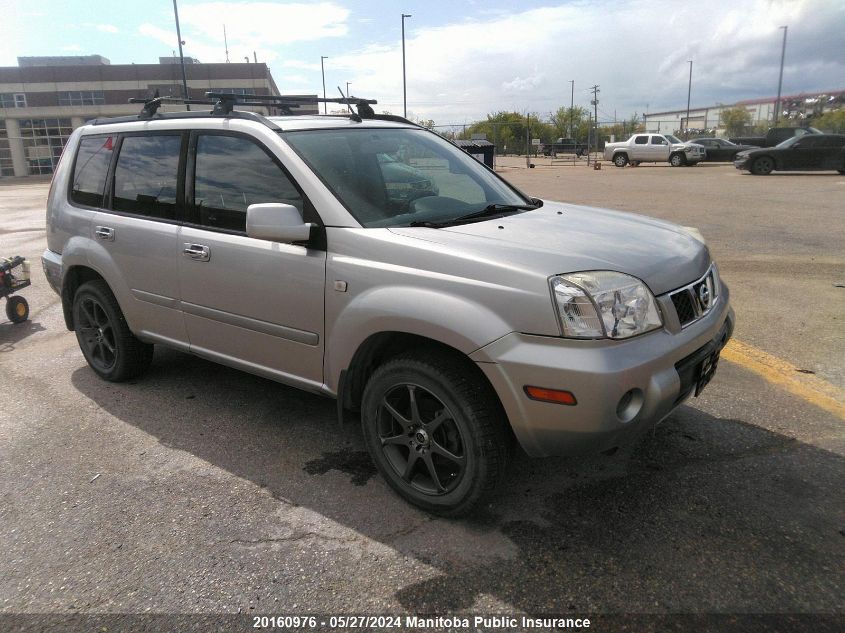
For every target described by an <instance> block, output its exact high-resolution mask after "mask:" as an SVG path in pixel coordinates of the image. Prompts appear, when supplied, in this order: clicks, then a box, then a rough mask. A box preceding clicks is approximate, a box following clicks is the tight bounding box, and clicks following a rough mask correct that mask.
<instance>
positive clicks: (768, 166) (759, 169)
mask: <svg viewBox="0 0 845 633" xmlns="http://www.w3.org/2000/svg"><path fill="white" fill-rule="evenodd" d="M774 168H775V161H773V160H772V159H771V158H770V157H769V156H760V157H759V158H755V159H754V162H753V163H751V173H752V174H754V175H755V176H768V175H769V174H771V173H772V170H774Z"/></svg>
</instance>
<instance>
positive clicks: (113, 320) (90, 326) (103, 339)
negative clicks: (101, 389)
mask: <svg viewBox="0 0 845 633" xmlns="http://www.w3.org/2000/svg"><path fill="white" fill-rule="evenodd" d="M73 325H74V330H75V331H76V340H77V341H78V342H79V348H80V349H81V350H82V354H83V355H84V356H85V360H86V361H88V365H90V366H91V369H93V370H94V373H96V374H97V375H98V376H99V377H100V378H103V379H104V380H109V381H111V382H121V381H123V380H128V379H130V378H135V377H136V376H139V375H141V374H142V373H143V372H144V371H145V370H146V369H147V367H149V366H150V363H151V362H152V360H153V346H152V345H150V344H148V343H142V342H141V341H139V340H138V339H137V338H136V337H135V335H134V334H132V332H131V331H130V329H129V326H128V325H127V323H126V319H125V318H124V316H123V312H121V310H120V306H119V305H118V303H117V299H115V297H114V294H112V291H111V289H109V287H108V284H106V282H104V281H101V280H95V281H89V282H87V283H84V284H82V285H81V286H80V287H79V289H78V290H77V291H76V294H75V295H74V297H73Z"/></svg>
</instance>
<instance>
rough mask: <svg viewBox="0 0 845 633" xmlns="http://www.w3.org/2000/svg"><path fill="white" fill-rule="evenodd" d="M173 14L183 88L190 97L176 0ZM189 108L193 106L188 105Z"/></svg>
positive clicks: (186, 95) (187, 96)
mask: <svg viewBox="0 0 845 633" xmlns="http://www.w3.org/2000/svg"><path fill="white" fill-rule="evenodd" d="M173 15H174V16H175V17H176V37H177V38H178V39H179V65H180V66H182V90H183V91H184V95H185V98H186V99H188V98H189V95H188V75H187V74H185V56H184V55H183V54H182V44H183V42H182V31H181V30H179V9H178V8H177V7H176V0H173ZM187 108H188V110H190V109H191V106H190V105H188V106H187Z"/></svg>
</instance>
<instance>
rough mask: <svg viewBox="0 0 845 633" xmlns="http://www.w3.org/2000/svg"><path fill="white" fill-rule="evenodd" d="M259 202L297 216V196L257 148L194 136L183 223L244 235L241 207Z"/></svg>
mask: <svg viewBox="0 0 845 633" xmlns="http://www.w3.org/2000/svg"><path fill="white" fill-rule="evenodd" d="M262 202H281V203H285V204H291V205H293V206H295V207H296V208H297V209H299V211H300V213H301V212H302V211H303V201H302V195H301V194H300V193H299V191H298V190H297V188H296V187H295V186H294V184H293V182H291V180H290V178H288V176H287V175H286V174H285V172H284V171H282V169H281V167H279V165H278V164H276V162H275V161H274V160H273V159H272V158H271V157H270V155H269V154H268V153H267V152H266V151H264V149H263V148H261V147H260V146H259V145H258V144H257V143H255V142H253V141H251V140H250V139H248V138H244V137H242V136H225V135H219V134H200V135H199V136H198V137H197V144H196V160H195V177H194V199H193V204H192V205H191V209H190V213H189V222H191V223H193V224H199V225H202V226H207V227H210V228H217V229H225V230H229V231H240V232H245V231H246V209H247V207H248V206H249V205H251V204H258V203H262Z"/></svg>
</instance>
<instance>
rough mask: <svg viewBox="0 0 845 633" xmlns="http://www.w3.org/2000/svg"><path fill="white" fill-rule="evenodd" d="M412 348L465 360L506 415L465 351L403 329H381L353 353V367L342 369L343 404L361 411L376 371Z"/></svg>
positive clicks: (463, 362)
mask: <svg viewBox="0 0 845 633" xmlns="http://www.w3.org/2000/svg"><path fill="white" fill-rule="evenodd" d="M409 351H420V352H421V353H425V352H437V353H440V354H444V355H446V356H449V357H451V358H453V359H455V360H457V361H458V362H460V363H462V364H463V365H464V366H465V367H466V369H467V372H471V373H473V374H474V375H476V376H477V377H478V378H479V379H480V380H482V381H483V382H484V383H485V384H486V385H487V386H488V387H489V388H490V391H491V392H492V393H493V394H496V401H497V403H498V405H499V407H501V410H502V414H503V415H506V414H505V410H504V406H502V403H501V400H500V399H499V396H498V394H497V393H496V390H495V389H494V388H493V384H492V383H491V382H490V380H489V379H488V378H487V376H486V375H485V374H484V372H483V371H481V369H480V368H479V367H478V365H477V364H476V363H475V362H474V361H472V359H470V358H469V356H467V355H466V354H465V353H464V352H462V351H461V350H459V349H457V348H455V347H452V346H451V345H448V344H446V343H443V342H442V341H438V340H436V339H433V338H430V337H427V336H423V335H420V334H412V333H410V332H402V331H384V332H377V333H375V334H371V335H370V336H368V337H367V338H366V339H365V340H364V341H362V342H361V344H360V345H359V346H358V348H357V349H356V350H355V354H354V355H353V356H352V360H351V361H350V363H349V366H348V367H347V368H346V369H345V370H344V371H343V372H342V376H341V378H340V381H341V384H340V385H339V387H340V389H339V394H338V396H339V400H340V402H339V405H340V406H342V407H343V408H344V409H349V410H353V411H354V410H358V409H359V408H360V405H361V400H362V397H363V394H364V388H365V387H366V384H367V380H368V379H369V377H370V376H371V375H372V373H373V372H374V371H375V370H376V369H377V368H378V367H379V366H380V365H382V364H384V363H385V362H387V361H389V360H390V359H392V358H395V357H397V356H400V355H402V354H405V353H408V352H409Z"/></svg>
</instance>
